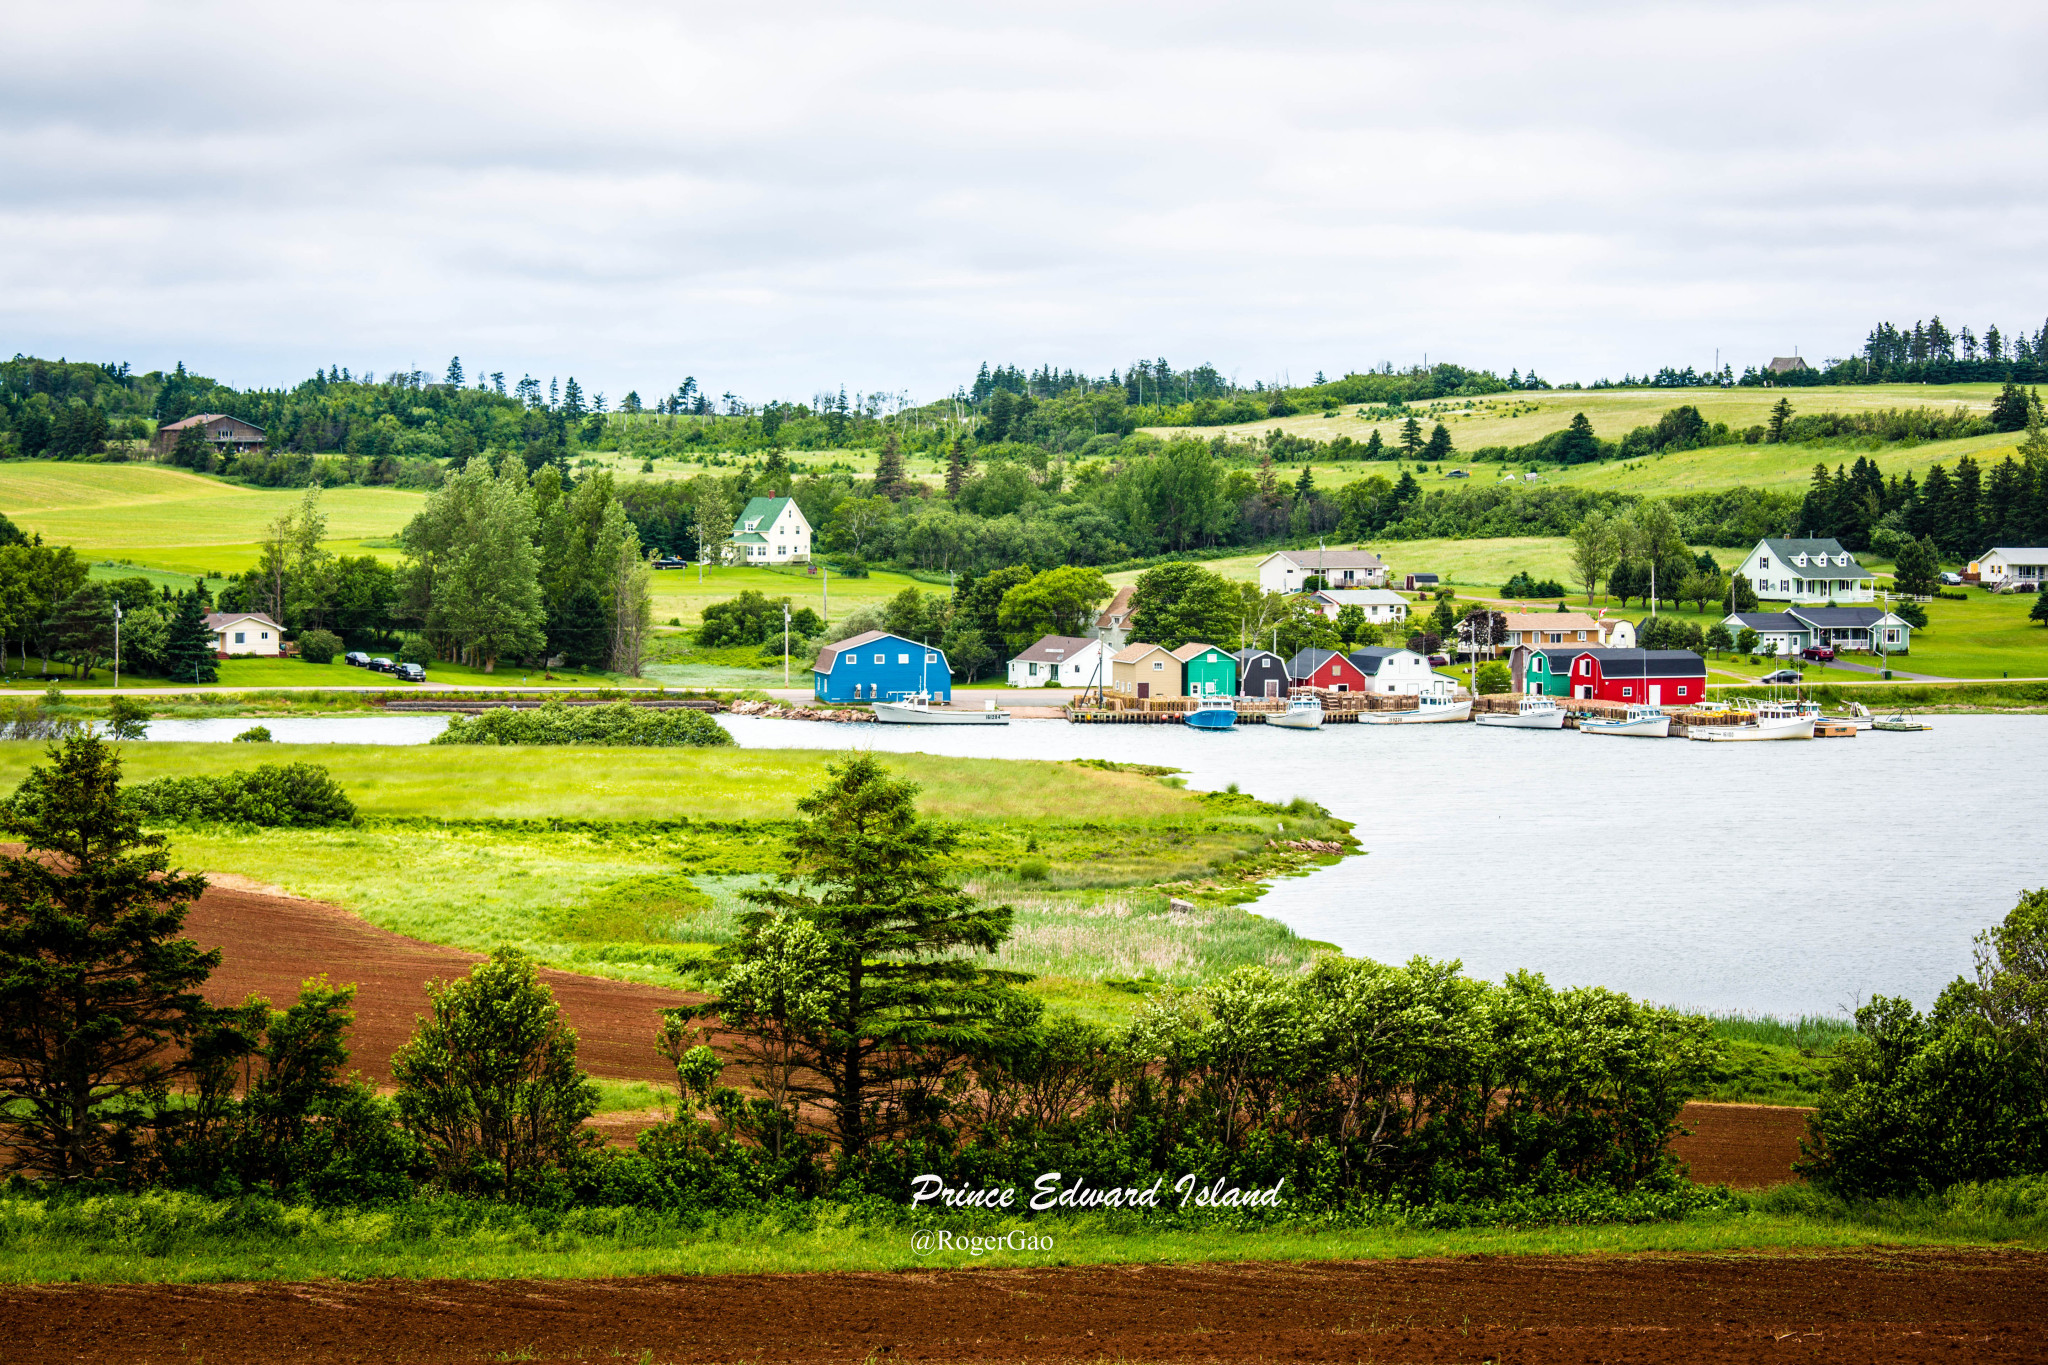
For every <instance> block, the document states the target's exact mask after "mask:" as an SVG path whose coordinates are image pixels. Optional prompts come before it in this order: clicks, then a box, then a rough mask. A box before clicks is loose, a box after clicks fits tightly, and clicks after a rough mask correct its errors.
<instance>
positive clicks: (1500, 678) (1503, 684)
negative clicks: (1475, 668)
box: [1479, 662, 1514, 696]
mask: <svg viewBox="0 0 2048 1365" xmlns="http://www.w3.org/2000/svg"><path fill="white" fill-rule="evenodd" d="M1513 687H1514V679H1513V678H1512V677H1511V676H1510V675H1509V673H1508V666H1507V665H1506V664H1504V663H1499V662H1494V663H1488V664H1481V665H1480V666H1479V692H1480V695H1482V696H1491V695H1495V694H1497V693H1501V692H1506V691H1510V690H1511V689H1512V688H1513Z"/></svg>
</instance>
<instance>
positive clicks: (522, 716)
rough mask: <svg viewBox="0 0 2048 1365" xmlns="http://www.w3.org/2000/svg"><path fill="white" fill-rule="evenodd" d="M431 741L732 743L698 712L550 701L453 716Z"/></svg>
mask: <svg viewBox="0 0 2048 1365" xmlns="http://www.w3.org/2000/svg"><path fill="white" fill-rule="evenodd" d="M431 742H432V743H435V744H598V745H632V746H636V747H642V746H644V747H649V748H716V747H718V746H721V745H726V744H730V743H732V742H733V741H732V736H731V735H729V734H727V733H726V731H725V727H724V726H722V725H720V724H719V723H718V722H717V721H715V720H713V719H712V718H711V717H710V716H707V715H705V714H704V713H703V712H701V711H655V710H652V709H649V708H647V707H643V706H634V705H633V704H631V703H630V702H623V701H621V702H613V703H612V704H610V705H609V706H578V707H569V706H564V705H562V703H561V702H559V701H555V700H552V699H551V700H549V701H548V702H546V703H545V704H544V705H542V706H541V707H540V709H538V710H535V711H515V710H513V709H511V708H510V707H505V708H500V709H498V710H494V711H486V712H484V713H483V714H482V715H480V716H474V717H470V718H468V719H465V718H463V717H461V716H457V717H455V718H453V719H452V720H450V721H449V722H448V728H447V729H446V730H443V731H442V732H441V733H440V734H438V735H436V736H434V738H433V740H432V741H431Z"/></svg>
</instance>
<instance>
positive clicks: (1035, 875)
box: [1017, 858, 1052, 882]
mask: <svg viewBox="0 0 2048 1365" xmlns="http://www.w3.org/2000/svg"><path fill="white" fill-rule="evenodd" d="M1051 871H1052V864H1051V863H1049V862H1047V861H1046V860H1045V859H1043V858H1026V859H1024V860H1023V861H1022V862H1020V863H1018V864H1017V880H1019V881H1025V882H1042V881H1044V880H1045V879H1046V876H1047V874H1049V873H1050V872H1051Z"/></svg>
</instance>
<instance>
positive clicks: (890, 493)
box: [875, 431, 904, 501]
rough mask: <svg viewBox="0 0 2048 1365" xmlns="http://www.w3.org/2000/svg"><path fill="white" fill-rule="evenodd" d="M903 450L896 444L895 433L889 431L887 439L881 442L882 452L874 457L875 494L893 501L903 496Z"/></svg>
mask: <svg viewBox="0 0 2048 1365" xmlns="http://www.w3.org/2000/svg"><path fill="white" fill-rule="evenodd" d="M903 489H904V478H903V452H902V450H901V449H900V448H899V447H898V446H897V444H896V433H895V432H893V431H892V432H890V433H889V439H888V440H887V441H885V442H883V443H882V453H881V454H880V455H879V456H877V457H876V459H875V496H876V497H878V498H888V499H890V500H891V501H894V500H895V499H897V498H900V497H902V496H903Z"/></svg>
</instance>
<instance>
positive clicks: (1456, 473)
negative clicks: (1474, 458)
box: [1444, 469, 1472, 479]
mask: <svg viewBox="0 0 2048 1365" xmlns="http://www.w3.org/2000/svg"><path fill="white" fill-rule="evenodd" d="M1444 477H1445V478H1447V479H1469V478H1471V477H1472V476H1471V475H1470V474H1467V473H1466V472H1465V471H1464V470H1462V469H1453V470H1452V471H1451V472H1450V473H1448V474H1446V475H1444Z"/></svg>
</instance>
